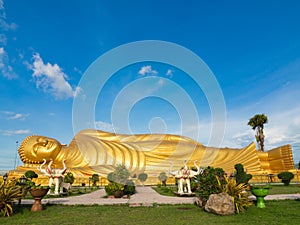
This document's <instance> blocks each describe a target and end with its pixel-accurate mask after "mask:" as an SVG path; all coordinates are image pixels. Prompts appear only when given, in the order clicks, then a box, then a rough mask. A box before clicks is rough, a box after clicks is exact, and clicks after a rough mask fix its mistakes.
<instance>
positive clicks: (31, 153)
mask: <svg viewBox="0 0 300 225" xmlns="http://www.w3.org/2000/svg"><path fill="white" fill-rule="evenodd" d="M60 149H61V144H60V143H59V142H58V141H57V140H55V139H53V138H48V137H44V136H31V137H30V138H29V139H27V140H26V143H25V144H24V146H23V151H24V155H25V157H26V158H27V159H28V160H30V161H33V162H34V161H36V162H42V161H43V159H46V160H47V161H48V160H50V159H51V158H52V159H55V158H56V156H57V154H58V153H59V151H60Z"/></svg>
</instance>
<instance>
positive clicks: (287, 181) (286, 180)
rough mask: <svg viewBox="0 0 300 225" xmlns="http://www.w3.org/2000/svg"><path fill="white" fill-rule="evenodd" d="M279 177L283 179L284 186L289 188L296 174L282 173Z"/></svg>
mask: <svg viewBox="0 0 300 225" xmlns="http://www.w3.org/2000/svg"><path fill="white" fill-rule="evenodd" d="M277 176H278V178H279V179H281V182H282V183H283V184H284V186H289V184H290V182H291V180H292V179H293V178H294V174H293V173H291V172H281V173H279V174H278V175H277Z"/></svg>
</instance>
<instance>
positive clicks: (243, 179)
mask: <svg viewBox="0 0 300 225" xmlns="http://www.w3.org/2000/svg"><path fill="white" fill-rule="evenodd" d="M234 168H235V170H236V173H235V180H236V182H237V183H238V184H242V183H244V184H247V183H248V182H249V180H250V179H251V178H252V175H251V174H246V172H245V171H244V166H243V165H242V164H241V163H239V164H236V165H235V166H234Z"/></svg>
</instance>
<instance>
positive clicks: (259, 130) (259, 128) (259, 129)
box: [248, 114, 268, 151]
mask: <svg viewBox="0 0 300 225" xmlns="http://www.w3.org/2000/svg"><path fill="white" fill-rule="evenodd" d="M265 123H268V117H267V116H266V115H265V114H256V115H255V116H253V117H252V118H250V119H249V122H248V125H249V126H251V127H252V129H253V130H255V129H256V135H255V139H256V142H257V144H258V146H259V150H261V151H264V140H265V135H264V131H263V130H264V124H265Z"/></svg>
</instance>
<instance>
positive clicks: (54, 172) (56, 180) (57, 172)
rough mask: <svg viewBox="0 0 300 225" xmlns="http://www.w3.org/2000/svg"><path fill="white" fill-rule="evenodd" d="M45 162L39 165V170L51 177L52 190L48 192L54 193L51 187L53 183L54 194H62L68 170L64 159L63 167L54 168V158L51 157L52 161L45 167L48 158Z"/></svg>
mask: <svg viewBox="0 0 300 225" xmlns="http://www.w3.org/2000/svg"><path fill="white" fill-rule="evenodd" d="M43 161H44V162H43V163H42V164H41V165H40V166H39V167H38V170H39V171H40V172H41V173H43V174H44V175H46V176H48V177H49V187H50V190H49V192H48V194H53V193H52V191H51V187H52V185H54V186H55V189H54V195H58V194H62V193H63V184H64V174H65V172H66V170H67V167H66V164H65V161H66V160H63V161H62V164H63V169H53V168H51V166H52V163H53V160H52V159H50V162H49V164H48V166H47V167H46V168H45V169H43V166H44V165H45V164H46V162H47V161H46V159H43Z"/></svg>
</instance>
